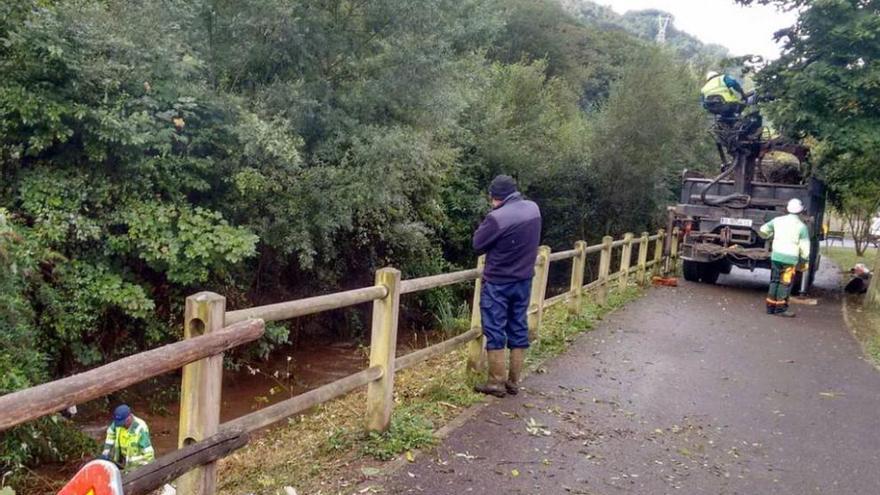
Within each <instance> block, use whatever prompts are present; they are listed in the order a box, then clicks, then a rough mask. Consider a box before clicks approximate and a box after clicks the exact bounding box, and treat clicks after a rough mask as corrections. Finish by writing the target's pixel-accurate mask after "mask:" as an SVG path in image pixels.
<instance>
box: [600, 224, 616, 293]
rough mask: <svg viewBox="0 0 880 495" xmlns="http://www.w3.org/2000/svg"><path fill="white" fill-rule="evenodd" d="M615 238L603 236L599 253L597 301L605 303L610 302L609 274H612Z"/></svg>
mask: <svg viewBox="0 0 880 495" xmlns="http://www.w3.org/2000/svg"><path fill="white" fill-rule="evenodd" d="M613 244H614V238H613V237H611V236H610V235H606V236H605V237H603V238H602V251H601V252H600V254H599V277H598V280H599V281H600V283H599V291H598V292H597V293H596V296H597V297H596V302H598V303H599V304H601V305H603V306H604V305H605V303H606V302H608V275H610V274H611V251H612V249H614V248H613V246H612V245H613Z"/></svg>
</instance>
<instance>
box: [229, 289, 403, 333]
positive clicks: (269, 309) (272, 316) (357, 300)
mask: <svg viewBox="0 0 880 495" xmlns="http://www.w3.org/2000/svg"><path fill="white" fill-rule="evenodd" d="M387 295H388V289H386V288H385V287H379V286H375V285H374V286H371V287H364V288H361V289H353V290H347V291H345V292H335V293H333V294H325V295H323V296H315V297H308V298H305V299H297V300H295V301H287V302H282V303H277V304H268V305H266V306H255V307H253V308H247V309H238V310H235V311H227V312H226V324H227V325H228V324H230V323H237V322H239V321H244V320H249V319H252V318H261V319H263V320H265V321H279V320H288V319H291V318H297V317H299V316H306V315H311V314H315V313H321V312H323V311H330V310H331V309H339V308H345V307H348V306H354V305H356V304H362V303H367V302H370V301H375V300H376V299H382V298H383V297H385V296H387Z"/></svg>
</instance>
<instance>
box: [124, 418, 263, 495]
mask: <svg viewBox="0 0 880 495" xmlns="http://www.w3.org/2000/svg"><path fill="white" fill-rule="evenodd" d="M247 442H248V435H247V433H244V432H242V431H239V430H230V431H225V432H223V433H218V434H216V435H214V436H211V437H209V438H206V439H204V440H202V441H201V442H196V443H194V444H191V445H187V446H186V447H184V448H182V449H180V450H175V451H174V452H171V453H169V454H166V455H163V456H162V457H159V458H158V459H156V460H155V461H154V462H151V463H150V464H147V465H146V466H143V467H140V468H138V469H135V470H134V471H132V472H130V473H127V474H125V476H123V477H122V488H123V491H124V492H125V495H146V494H148V493H151V492H153V491H154V490H156V489H157V488H160V487H162V485H164V484H165V483H170V482H171V481H173V480H175V479H177V478H179V477H180V476H181V475H182V474H184V473H186V472H188V471H189V470H191V469H193V468H195V467H198V466H201V465H203V464H207V463H209V462H214V461H216V460H218V459H222V458H223V457H226V456H227V455H229V454H230V453H232V452H234V451H236V450H238V449H240V448H242V447H244V446H245V445H247Z"/></svg>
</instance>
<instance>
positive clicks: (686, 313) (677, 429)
mask: <svg viewBox="0 0 880 495" xmlns="http://www.w3.org/2000/svg"><path fill="white" fill-rule="evenodd" d="M766 275H767V274H766V272H760V271H759V272H756V275H751V274H749V273H747V272H738V273H734V274H732V275H730V276H722V279H721V280H720V282H719V284H720V285H719V286H717V287H713V286H706V285H698V284H691V283H687V282H683V284H682V285H681V286H680V287H678V288H655V289H652V290H651V291H650V292H649V294H648V295H647V296H646V297H644V298H642V299H641V300H639V301H637V302H634V303H632V304H631V305H629V306H628V307H627V308H626V310H625V311H620V312H617V313H615V314H613V315H611V316H610V317H609V318H608V319H607V320H606V321H605V322H603V323H602V325H601V326H600V327H599V328H598V329H596V330H595V331H593V332H591V333H588V334H585V335H583V336H582V337H581V338H580V339H579V340H578V341H577V342H576V343H575V344H574V345H573V347H572V348H571V349H570V351H569V352H568V353H566V354H565V355H564V356H561V357H559V358H557V359H556V360H554V361H552V362H550V363H548V364H547V365H546V373H541V374H534V375H532V376H530V377H528V378H527V379H526V380H525V384H524V385H525V388H526V391H525V393H521V394H520V395H519V396H518V397H516V398H507V399H504V400H499V401H493V402H492V403H490V404H488V405H487V406H485V407H484V408H483V409H482V410H481V411H480V412H479V413H478V414H477V415H476V416H475V417H474V418H472V419H471V420H470V421H468V422H467V423H466V424H465V425H464V426H462V427H461V428H459V429H457V430H456V431H454V432H453V433H452V434H451V435H450V437H449V438H447V439H446V440H445V441H444V442H443V444H442V445H441V446H439V447H437V448H436V449H435V450H434V451H433V452H429V453H426V454H425V455H422V456H420V457H419V458H418V459H417V460H416V462H415V463H413V464H408V465H406V466H404V468H403V469H401V470H400V471H398V472H397V473H396V474H394V475H392V476H391V477H390V478H388V479H387V480H385V484H384V488H385V490H386V493H427V494H432V495H440V494H456V495H460V494H462V493H486V494H495V493H497V494H526V493H530V494H557V493H558V494H665V493H677V494H702V493H706V494H744V495H758V494H770V493H774V494H777V493H778V494H798V495H803V494H815V493H822V494H864V495H873V494H878V493H880V373H878V372H877V371H876V370H875V369H874V368H873V367H872V366H871V364H869V363H868V362H867V361H866V360H864V359H863V357H862V354H861V352H860V349H859V346H858V344H857V343H856V342H855V341H854V339H853V338H852V337H851V336H850V334H849V332H848V331H847V329H846V327H845V325H844V323H843V320H842V315H841V305H840V300H839V298H838V295H837V294H836V292H835V291H833V290H831V289H830V288H831V287H836V285H837V281H836V276H835V275H834V270H833V267H830V266H829V267H825V268H824V269H823V270H822V271H820V273H819V277H818V282H817V285H818V286H819V287H820V289H819V290H820V292H821V293H822V296H821V298H820V302H819V305H818V306H814V307H807V306H799V307H796V309H797V310H798V312H799V313H800V315H799V317H798V318H794V319H783V318H778V317H773V316H768V315H766V314H764V307H763V291H764V290H765V288H766V282H765V281H764V280H762V278H763V277H764V276H766ZM822 288H824V289H825V290H822ZM530 419H532V420H534V422H535V423H536V424H538V425H540V426H539V427H537V428H533V433H536V434H537V436H536V435H534V434H532V433H529V432H528V431H527V421H529V420H530Z"/></svg>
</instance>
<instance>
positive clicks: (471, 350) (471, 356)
mask: <svg viewBox="0 0 880 495" xmlns="http://www.w3.org/2000/svg"><path fill="white" fill-rule="evenodd" d="M485 266H486V255H485V254H484V255H482V256H480V257H479V258H477V271H479V272H480V273H482V272H483V268H485ZM482 290H483V280H482V279H480V278H478V279H477V280H476V282H474V298H473V304H472V305H471V330H476V331H479V332H480V337H479V338H477V339H474V340H472V341H471V343H470V344H468V352H467V354H468V360H467V369H469V370H471V371H474V372H477V373H479V372H482V371H483V370H484V369H485V368H486V336H485V335H483V319H482V315H481V313H480V292H481V291H482Z"/></svg>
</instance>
